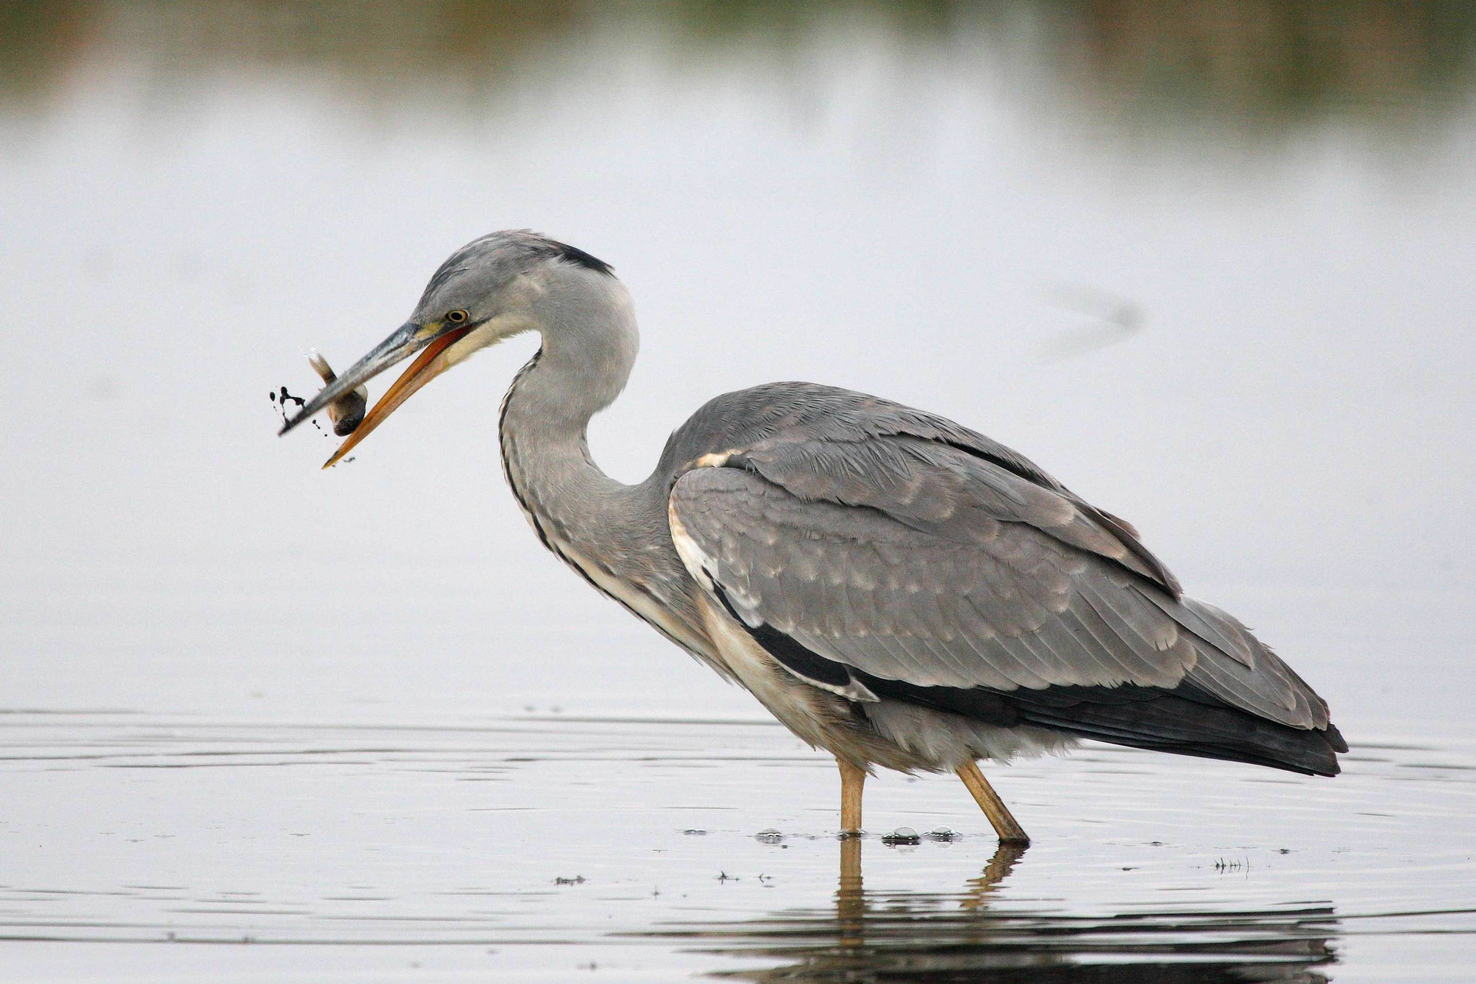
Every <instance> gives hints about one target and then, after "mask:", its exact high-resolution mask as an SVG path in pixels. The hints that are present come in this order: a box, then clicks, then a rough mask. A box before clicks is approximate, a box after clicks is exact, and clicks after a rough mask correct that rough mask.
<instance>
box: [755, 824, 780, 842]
mask: <svg viewBox="0 0 1476 984" xmlns="http://www.w3.org/2000/svg"><path fill="white" fill-rule="evenodd" d="M753 839H754V840H756V841H759V842H761V843H764V844H777V843H779V842H780V841H782V840H783V839H784V835H783V834H781V833H779V831H777V830H775V829H774V828H773V827H769V828H767V829H765V830H760V831H759V832H758V833H756V834H754V835H753Z"/></svg>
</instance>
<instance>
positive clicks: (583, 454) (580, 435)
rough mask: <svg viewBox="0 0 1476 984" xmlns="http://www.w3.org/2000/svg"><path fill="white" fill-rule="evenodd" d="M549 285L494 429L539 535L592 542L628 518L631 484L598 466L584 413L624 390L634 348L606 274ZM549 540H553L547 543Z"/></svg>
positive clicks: (627, 311)
mask: <svg viewBox="0 0 1476 984" xmlns="http://www.w3.org/2000/svg"><path fill="white" fill-rule="evenodd" d="M590 277H591V278H593V277H598V278H599V280H592V279H588V278H583V277H581V278H580V282H577V283H575V284H572V285H567V286H563V285H554V286H552V287H551V288H550V289H549V291H548V293H547V294H545V295H544V296H543V297H542V298H540V303H539V305H538V311H537V315H538V317H537V323H538V324H539V325H540V326H541V328H540V331H541V334H542V336H543V346H542V348H540V349H539V350H538V354H537V355H535V356H534V357H533V358H532V360H531V361H530V362H529V363H528V364H527V365H526V366H524V367H523V369H522V371H521V372H519V373H518V375H517V377H516V378H515V379H514V380H513V383H512V386H511V387H510V388H509V389H508V391H507V396H506V397H505V398H504V399H503V403H502V415H501V420H500V422H499V427H498V432H499V439H500V441H501V444H502V460H503V468H504V470H505V472H506V475H507V480H508V484H509V485H510V486H512V490H513V494H514V495H516V496H517V498H518V501H519V503H520V504H521V505H522V506H523V508H524V510H525V511H526V512H527V513H528V514H529V518H530V519H532V520H533V522H534V525H535V527H537V528H538V530H539V532H540V534H541V535H543V536H544V538H545V540H548V539H550V538H551V537H552V538H554V539H560V540H564V541H568V542H571V543H574V544H576V545H577V544H579V543H581V542H583V543H593V542H597V538H598V537H599V536H600V535H602V534H607V533H608V532H609V530H610V527H611V525H612V524H613V523H615V522H616V521H617V520H620V519H621V518H622V517H626V516H628V513H629V510H628V508H627V507H625V505H624V504H625V502H626V500H627V498H628V496H629V494H630V493H631V492H632V491H633V490H634V488H635V487H633V486H627V485H624V484H623V483H621V482H617V481H616V480H614V479H612V478H610V477H609V476H608V475H606V474H605V473H604V472H603V471H601V470H600V469H599V467H598V466H597V465H596V464H595V463H594V460H593V458H591V456H590V453H589V443H588V440H587V437H586V434H587V431H588V427H589V420H590V418H591V417H593V416H594V415H595V414H596V413H598V412H599V411H601V410H603V409H605V408H606V407H608V406H609V405H610V404H611V403H613V402H614V400H615V398H616V397H617V396H619V395H620V391H621V390H622V389H624V387H625V382H626V380H627V379H628V378H629V377H630V371H631V368H632V366H633V365H634V364H635V358H636V352H637V350H638V348H639V336H638V334H637V332H636V323H635V314H634V312H633V310H632V309H631V305H630V299H629V296H628V295H627V294H626V293H625V289H624V288H623V287H621V286H620V283H619V281H617V280H615V279H614V278H613V277H608V276H605V275H603V274H590ZM551 545H552V544H551Z"/></svg>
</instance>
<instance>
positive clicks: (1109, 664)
mask: <svg viewBox="0 0 1476 984" xmlns="http://www.w3.org/2000/svg"><path fill="white" fill-rule="evenodd" d="M856 450H857V449H855V448H853V447H852V446H850V445H847V446H845V447H841V448H837V447H825V448H823V449H813V448H812V449H811V450H810V451H809V453H808V454H809V461H810V462H811V467H810V469H809V470H808V471H806V470H804V469H802V468H801V467H800V466H799V463H798V461H797V460H796V459H795V458H793V457H792V456H788V455H785V454H780V453H779V449H778V447H777V445H776V446H775V447H772V448H770V449H768V451H766V452H765V456H764V457H763V461H765V462H769V463H772V462H776V461H778V462H782V467H780V468H777V469H770V470H768V471H766V470H765V469H764V467H762V466H755V465H754V463H753V462H754V461H755V457H754V454H753V453H752V452H750V451H745V452H744V454H743V456H742V459H741V460H734V461H733V463H734V464H738V465H741V467H732V466H729V467H715V468H713V467H705V468H694V469H691V470H689V471H687V472H685V473H684V474H682V475H681V476H680V477H679V478H678V479H677V480H676V481H675V482H674V484H673V486H672V490H671V496H670V509H671V513H672V516H673V517H674V518H675V519H677V520H679V522H680V524H681V527H682V529H683V533H684V535H685V536H686V537H689V538H690V539H691V541H692V542H693V543H695V544H696V548H697V550H698V552H699V553H700V558H701V559H700V563H701V564H702V565H704V567H705V568H706V569H704V570H702V571H694V572H693V573H694V575H699V580H703V579H704V578H705V579H708V580H710V581H712V582H714V583H716V584H718V585H720V586H721V590H722V591H723V593H724V596H725V600H724V603H725V604H727V605H728V606H729V607H730V609H731V610H733V611H734V612H735V614H737V615H738V617H740V618H741V619H742V620H743V621H744V622H745V623H746V624H747V625H749V626H750V627H751V628H752V627H758V626H763V625H767V626H771V627H772V628H774V629H775V630H777V631H779V632H782V633H784V634H785V635H787V636H789V637H790V638H792V639H793V640H794V641H795V642H796V643H798V644H799V645H801V646H803V647H805V648H806V649H808V650H810V651H811V652H813V653H815V654H818V655H819V656H820V657H822V658H824V659H826V660H830V661H833V662H835V663H838V664H842V665H843V666H846V667H850V668H852V669H854V670H855V671H858V672H859V673H861V674H865V675H866V676H867V677H871V678H875V679H877V680H880V681H896V682H898V683H899V684H904V685H907V686H910V687H922V688H956V689H960V690H971V689H976V688H985V689H988V690H992V691H998V692H1001V693H1010V692H1015V691H1020V692H1022V696H1023V692H1027V691H1047V690H1049V689H1051V688H1083V687H1087V688H1115V687H1122V686H1125V685H1128V686H1130V687H1131V686H1135V687H1140V688H1156V689H1157V690H1159V691H1161V690H1174V689H1175V688H1181V689H1183V688H1185V687H1187V688H1188V690H1187V691H1185V692H1187V693H1190V694H1192V693H1200V694H1201V695H1202V699H1203V700H1204V701H1205V702H1207V703H1211V704H1224V705H1228V706H1229V707H1231V708H1235V709H1237V710H1240V711H1245V712H1248V713H1250V714H1252V715H1254V716H1256V717H1260V718H1266V719H1269V720H1270V721H1274V722H1277V723H1279V724H1284V725H1289V726H1291V727H1294V728H1318V727H1326V726H1327V712H1326V707H1325V705H1324V704H1323V703H1322V701H1321V700H1320V699H1319V698H1318V697H1317V696H1316V694H1314V693H1313V692H1312V691H1311V689H1310V688H1308V687H1307V686H1306V684H1305V683H1303V682H1302V681H1301V680H1300V679H1299V678H1298V677H1297V676H1296V675H1295V674H1294V673H1292V672H1291V671H1290V669H1289V668H1287V667H1286V666H1285V664H1283V663H1282V662H1281V661H1280V660H1279V659H1277V658H1276V656H1275V655H1274V654H1273V653H1271V651H1270V650H1269V649H1267V648H1266V647H1265V646H1263V645H1261V644H1260V643H1259V642H1258V641H1257V640H1255V638H1254V636H1252V635H1251V634H1250V633H1249V631H1248V630H1246V629H1245V628H1244V627H1243V626H1241V625H1240V624H1239V623H1238V622H1235V621H1234V620H1233V619H1231V618H1230V617H1229V616H1227V615H1225V614H1224V613H1222V612H1220V611H1219V610H1218V609H1215V608H1213V607H1211V606H1208V605H1204V604H1202V603H1200V602H1195V601H1193V600H1192V599H1181V598H1180V597H1178V595H1177V594H1176V593H1175V591H1174V590H1172V589H1171V588H1170V587H1168V586H1166V585H1165V584H1164V582H1163V580H1162V579H1161V578H1159V577H1156V576H1154V574H1153V573H1152V571H1151V570H1149V569H1146V568H1147V567H1148V565H1146V564H1141V563H1137V564H1135V563H1133V562H1132V561H1133V559H1134V558H1135V556H1136V555H1135V554H1132V553H1131V552H1128V551H1126V550H1123V551H1122V552H1123V554H1124V555H1125V556H1126V558H1127V559H1128V561H1129V562H1128V563H1124V562H1123V560H1124V558H1123V557H1119V556H1114V551H1113V550H1112V549H1110V544H1108V543H1106V542H1105V540H1104V539H1103V538H1104V537H1108V536H1109V535H1110V534H1109V533H1108V532H1107V531H1106V528H1105V527H1101V526H1100V525H1094V524H1093V523H1091V522H1086V521H1085V520H1083V519H1082V517H1087V516H1089V514H1087V513H1084V512H1079V511H1076V507H1075V506H1073V505H1072V504H1070V503H1069V502H1066V503H1065V506H1062V505H1061V503H1062V502H1064V501H1065V500H1062V499H1060V498H1059V497H1058V498H1057V499H1056V500H1054V504H1052V503H1047V502H1045V501H1044V500H1038V499H1035V498H1032V494H1031V493H1030V492H1029V491H1028V488H1026V487H1025V486H1027V485H1028V483H1025V482H1023V480H1021V486H1019V487H1017V486H1014V485H1012V484H1010V483H1009V482H1007V481H1001V480H1000V475H999V474H998V473H995V472H988V470H987V469H986V470H984V471H982V472H981V471H979V470H977V469H974V467H973V466H972V465H967V464H961V463H960V462H959V461H957V460H955V459H952V458H949V457H947V456H946V455H945V456H943V457H942V458H934V459H931V460H929V459H928V458H927V456H925V455H920V454H918V453H916V449H906V448H904V449H900V450H899V449H897V448H895V447H894V448H881V449H867V450H866V451H865V452H864V453H851V452H854V451H856ZM822 452H823V453H822ZM730 460H732V459H730ZM996 472H998V469H996ZM980 475H987V477H988V481H984V482H983V484H984V485H985V486H986V487H987V489H988V491H987V493H985V494H980V495H973V494H972V489H973V485H972V484H971V483H972V482H973V481H975V480H979V481H983V479H980V478H979V476H980ZM940 476H941V477H940ZM1045 491H1049V490H1045ZM939 497H941V498H943V499H944V500H951V501H955V502H963V501H966V502H967V503H968V504H969V507H970V509H972V510H973V512H972V513H971V512H969V511H968V510H959V509H954V510H952V511H950V510H948V509H946V508H942V507H940V506H939V505H938V504H937V502H935V501H933V500H935V499H938V498H939ZM986 503H987V510H986V506H985V504H986ZM1066 507H1070V509H1071V510H1072V512H1071V513H1070V514H1069V515H1068V513H1067V511H1066ZM981 515H982V517H983V518H982V519H981V518H980V516H981ZM961 516H962V517H967V521H966V522H964V521H962V520H960V517H961ZM1083 522H1084V523H1085V525H1081V523H1083ZM1052 524H1054V525H1052ZM1119 525H1124V524H1120V523H1119ZM1114 542H1118V543H1119V544H1120V541H1114ZM684 559H686V558H685V557H684ZM688 563H689V566H691V565H692V564H693V561H692V560H688ZM1137 567H1143V568H1145V570H1137V569H1136V568H1137ZM1041 713H1045V714H1047V716H1049V715H1050V714H1058V715H1059V714H1065V713H1067V712H1066V711H1062V710H1060V709H1059V708H1056V709H1052V710H1049V711H1048V712H1047V711H1042V712H1041ZM1113 713H1114V714H1119V716H1120V712H1116V711H1115V712H1113ZM1102 727H1103V728H1108V729H1109V730H1110V729H1112V728H1121V727H1126V726H1125V725H1123V724H1122V723H1121V721H1120V720H1119V717H1114V718H1112V720H1111V721H1110V722H1106V723H1103V724H1102ZM1129 730H1131V728H1129ZM1165 740H1167V739H1165ZM1175 740H1177V739H1175Z"/></svg>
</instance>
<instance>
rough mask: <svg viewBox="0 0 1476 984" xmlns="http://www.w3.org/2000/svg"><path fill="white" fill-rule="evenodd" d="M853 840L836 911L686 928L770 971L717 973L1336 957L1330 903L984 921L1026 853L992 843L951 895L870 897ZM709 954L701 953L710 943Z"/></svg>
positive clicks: (1098, 970)
mask: <svg viewBox="0 0 1476 984" xmlns="http://www.w3.org/2000/svg"><path fill="white" fill-rule="evenodd" d="M861 846H862V842H861V841H860V840H858V839H849V840H843V841H841V844H840V881H839V885H838V887H837V889H836V893H835V911H834V913H831V912H828V911H805V910H788V911H783V912H779V913H775V914H774V915H773V916H771V917H769V918H767V919H760V920H754V921H752V922H745V923H740V924H737V925H733V926H712V927H701V928H694V929H691V930H683V931H679V932H677V933H673V934H661V935H674V936H678V937H686V938H695V939H699V940H702V941H703V943H702V945H701V949H703V950H704V951H706V952H710V953H717V954H722V955H725V956H739V957H745V958H755V959H760V960H763V961H765V962H766V963H772V962H775V961H778V962H779V965H778V966H770V967H767V968H765V969H762V970H742V971H727V972H723V973H721V974H719V975H717V976H721V977H723V978H726V979H731V980H743V981H755V982H763V984H769V982H778V981H794V982H800V981H804V982H814V984H828V982H847V984H864V982H883V981H887V982H905V981H927V982H930V984H946V982H952V981H958V982H962V981H975V980H980V979H982V978H981V976H980V975H982V974H985V973H987V975H988V977H987V979H988V980H990V981H999V982H1016V981H1019V982H1025V981H1028V982H1032V984H1050V982H1057V981H1059V982H1067V981H1071V982H1082V981H1090V982H1101V984H1108V982H1120V984H1129V982H1131V984H1144V982H1150V984H1155V982H1161V984H1170V982H1185V984H1188V982H1196V984H1213V982H1217V981H1225V982H1231V981H1235V982H1246V981H1283V982H1305V984H1313V982H1324V981H1326V980H1327V978H1326V977H1325V976H1324V975H1323V974H1321V973H1320V972H1318V970H1317V969H1316V968H1318V967H1323V966H1326V965H1329V964H1331V963H1333V962H1334V961H1335V959H1336V958H1335V957H1334V955H1333V953H1332V950H1331V948H1330V946H1329V941H1330V939H1331V938H1332V937H1333V936H1334V935H1335V932H1336V928H1337V919H1336V917H1335V916H1334V915H1333V910H1332V909H1331V907H1317V908H1305V907H1303V908H1276V909H1270V910H1265V911H1241V912H1236V911H1230V912H1194V911H1184V910H1165V911H1162V912H1134V913H1132V914H1124V915H1115V916H1106V917H1092V916H1080V915H1076V916H1068V915H1052V914H1049V913H1042V912H1022V911H1019V909H1018V907H1017V908H1016V911H1014V912H1004V911H994V910H993V909H992V908H991V902H992V901H993V899H992V896H993V895H994V893H995V892H996V890H997V889H998V888H999V886H1000V883H1001V882H1003V881H1004V880H1005V878H1007V877H1008V876H1009V874H1010V872H1011V871H1012V870H1013V869H1014V868H1015V866H1016V864H1017V863H1018V862H1020V860H1021V858H1022V856H1023V855H1024V853H1025V850H1026V849H1025V848H1022V847H1017V846H1013V845H1003V844H1002V845H1000V847H999V849H998V850H997V851H996V852H995V854H994V857H992V858H991V859H990V861H989V863H988V865H986V866H985V868H984V870H983V872H982V873H981V874H979V875H978V876H977V877H974V878H971V879H969V880H968V881H967V883H966V884H965V887H964V889H963V890H962V891H961V892H959V893H957V894H955V895H921V894H916V893H895V894H893V893H888V894H877V893H868V892H867V891H866V890H865V888H864V885H863V879H862V874H861ZM709 943H710V944H711V945H708V944H709Z"/></svg>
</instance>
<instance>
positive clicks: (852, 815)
mask: <svg viewBox="0 0 1476 984" xmlns="http://www.w3.org/2000/svg"><path fill="white" fill-rule="evenodd" d="M835 764H836V765H838V766H840V774H841V836H842V837H859V836H860V835H861V789H862V787H863V786H865V785H866V770H865V769H862V768H859V767H857V766H855V765H853V764H851V763H850V762H847V761H846V760H845V759H843V758H838V759H836V760H835Z"/></svg>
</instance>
